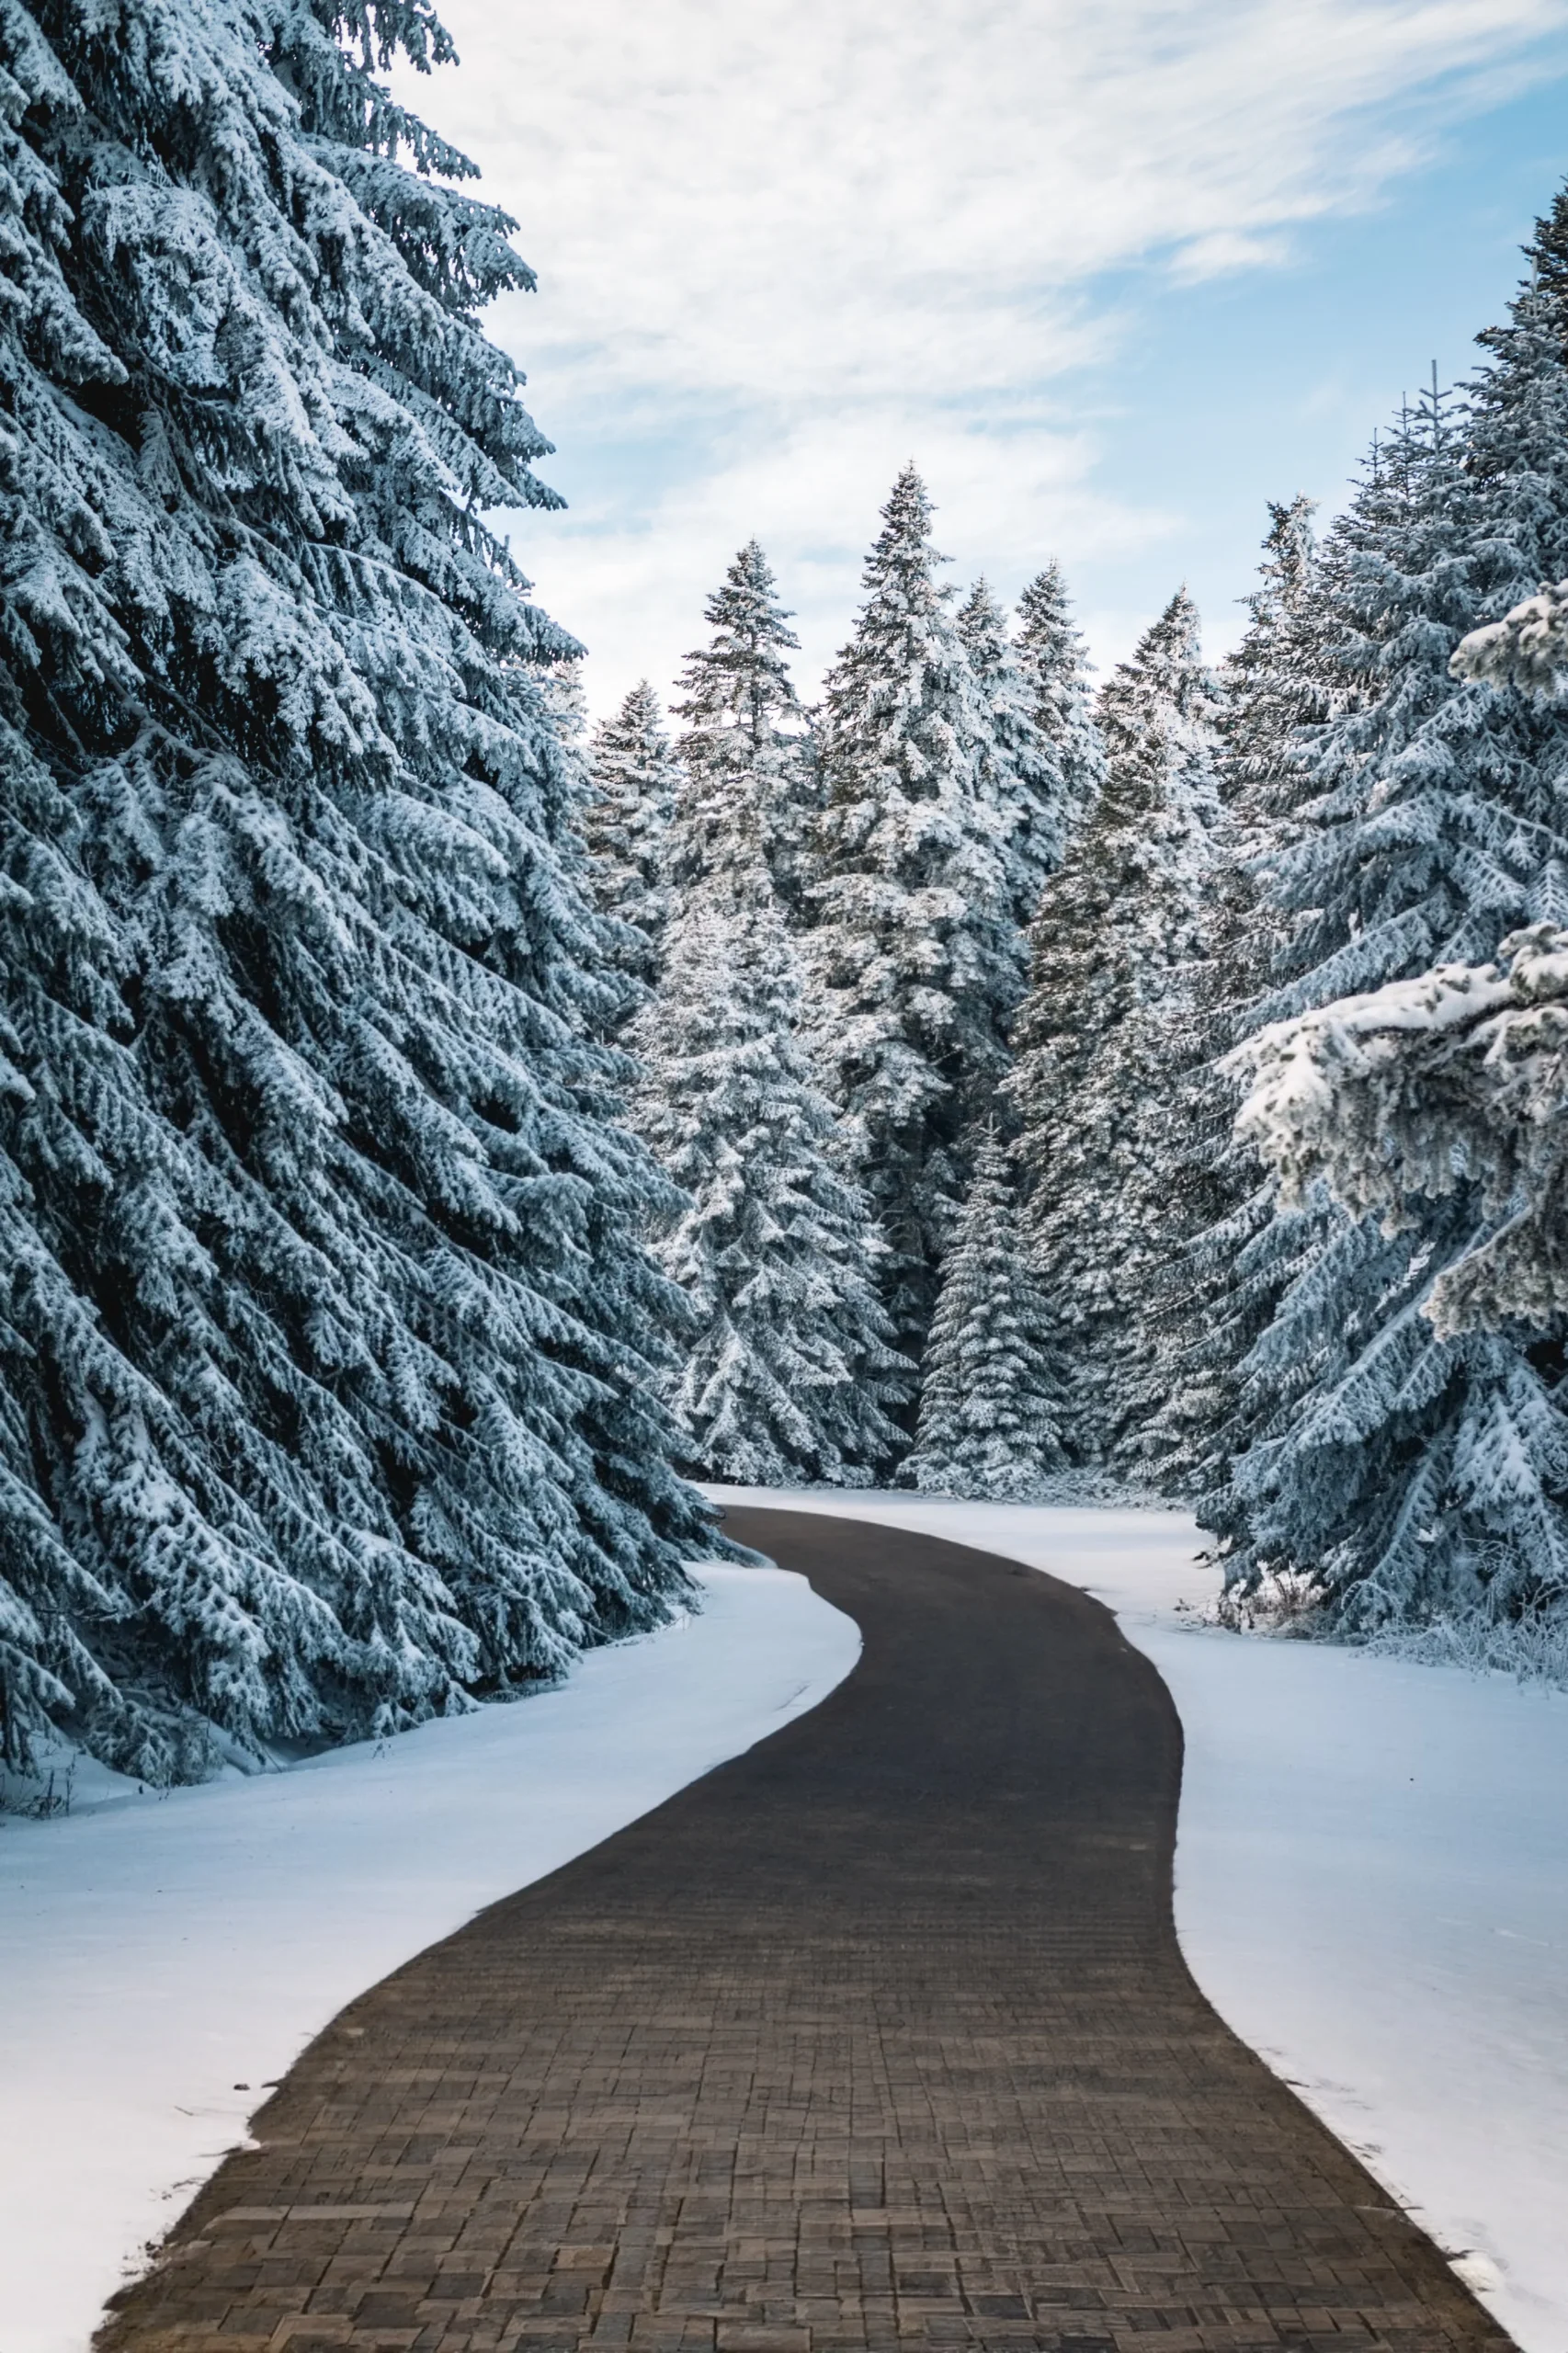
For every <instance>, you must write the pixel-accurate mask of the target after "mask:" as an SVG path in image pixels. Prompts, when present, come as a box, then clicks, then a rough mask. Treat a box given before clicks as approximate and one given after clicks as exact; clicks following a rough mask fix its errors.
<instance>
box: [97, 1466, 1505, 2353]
mask: <svg viewBox="0 0 1568 2353" xmlns="http://www.w3.org/2000/svg"><path fill="white" fill-rule="evenodd" d="M730 1525H731V1527H732V1529H733V1531H734V1532H735V1533H736V1534H738V1535H740V1536H741V1537H742V1538H743V1539H744V1540H748V1541H751V1542H754V1543H756V1544H757V1545H759V1546H762V1547H764V1548H765V1549H766V1550H767V1551H768V1552H771V1553H772V1554H773V1555H774V1556H775V1557H776V1558H777V1559H778V1560H780V1561H781V1562H783V1563H785V1564H786V1565H788V1566H791V1567H797V1568H801V1569H803V1570H805V1571H806V1572H807V1573H808V1574H810V1576H811V1578H812V1583H813V1584H814V1585H815V1586H816V1587H817V1588H818V1590H819V1591H820V1592H822V1593H824V1595H825V1596H826V1597H828V1598H829V1599H830V1600H832V1601H834V1602H836V1603H838V1604H839V1605H840V1606H841V1607H842V1608H845V1609H846V1610H848V1611H849V1612H850V1614H851V1615H852V1616H853V1617H855V1618H856V1619H857V1620H858V1623H859V1624H860V1627H861V1629H862V1631H863V1633H864V1637H865V1645H866V1647H865V1654H864V1656H863V1658H862V1661H861V1664H860V1665H859V1666H858V1669H857V1670H856V1672H855V1673H854V1675H852V1676H851V1677H849V1679H848V1680H847V1681H846V1683H845V1684H843V1685H841V1686H840V1688H839V1689H838V1690H837V1691H836V1692H835V1693H834V1694H833V1696H832V1697H831V1698H830V1699H827V1700H825V1701H824V1704H823V1705H822V1706H821V1707H820V1708H818V1709H816V1710H814V1711H812V1712H811V1713H810V1714H808V1715H806V1716H803V1717H801V1719H799V1720H798V1721H797V1722H794V1723H792V1724H790V1725H788V1726H786V1727H785V1728H784V1729H783V1730H782V1731H780V1732H779V1733H776V1734H775V1735H774V1737H773V1738H772V1739H771V1740H768V1741H767V1742H765V1743H763V1744H762V1745H760V1746H759V1747H757V1748H756V1749H753V1750H752V1751H751V1752H750V1754H749V1755H747V1756H743V1757H739V1758H736V1759H735V1760H734V1761H733V1763H731V1764H728V1765H726V1766H723V1767H722V1768H720V1769H719V1770H717V1771H715V1772H713V1773H712V1774H710V1775H709V1776H708V1777H707V1779H704V1780H702V1781H699V1782H698V1783H696V1784H694V1785H693V1786H692V1787H691V1788H690V1789H688V1790H684V1791H683V1792H681V1793H680V1794H679V1795H678V1796H677V1797H676V1798H674V1799H673V1800H671V1801H670V1802H669V1803H668V1804H666V1805H664V1806H662V1807H660V1808H659V1809H658V1811H657V1812H656V1813H651V1814H649V1815H647V1816H646V1817H645V1818H644V1819H643V1820H642V1821H641V1822H639V1823H635V1824H632V1825H631V1828H629V1829H627V1830H625V1831H622V1832H621V1833H620V1834H619V1836H616V1837H614V1838H611V1839H608V1840H607V1841H606V1843H605V1844H604V1845H603V1846H601V1847H597V1848H596V1849H595V1850H594V1851H593V1852H592V1853H590V1854H587V1855H585V1856H583V1857H581V1858H580V1859H578V1860H577V1861H576V1862H574V1863H573V1864H571V1865H569V1866H568V1867H567V1868H566V1869H565V1870H562V1871H558V1872H557V1873H555V1875H554V1876H553V1877H552V1878H551V1879H548V1880H545V1881H541V1882H540V1883H539V1884H538V1885H536V1886H534V1887H531V1888H528V1889H527V1890H526V1891H525V1892H524V1893H521V1894H519V1895H516V1896H513V1897H510V1898H508V1899H507V1900H506V1902H505V1903H502V1904H496V1905H495V1906H494V1908H493V1909H492V1910H490V1911H488V1912H485V1913H483V1914H482V1915H480V1917H479V1918H478V1919H476V1920H475V1921H473V1922H472V1924H471V1926H469V1927H466V1928H464V1929H463V1930H462V1931H461V1932H460V1934H459V1935H457V1936H455V1937H452V1938H449V1939H448V1940H447V1942H446V1943H444V1944H440V1945H437V1946H435V1947H433V1948H432V1949H430V1950H429V1951H427V1952H425V1953H422V1954H421V1955H420V1956H419V1958H418V1959H417V1960H415V1961H412V1962H411V1963H410V1964H409V1965H408V1967H407V1968H405V1969H403V1970H400V1971H399V1972H397V1974H396V1975H395V1976H393V1977H390V1978H388V1979H387V1980H386V1982H385V1983H384V1984H381V1985H378V1986H376V1987H374V1988H373V1989H372V1990H371V1991H370V1992H369V1993H368V1994H366V1995H364V1996H363V1997H362V1998H361V1999H360V2000H359V2001H358V2002H356V2003H354V2004H353V2005H352V2006H351V2007H350V2008H349V2009H347V2010H346V2011H345V2012H344V2013H343V2015H342V2016H341V2017H340V2018H337V2019H336V2020H335V2022H334V2024H333V2025H332V2026H331V2027H329V2028H328V2029H327V2030H326V2031H325V2033H324V2034H323V2035H322V2036H321V2037H320V2038H319V2039H318V2040H316V2041H315V2042H314V2043H313V2044H312V2046H311V2047H310V2049H309V2050H308V2051H307V2052H305V2054H304V2056H303V2057H302V2058H301V2061H300V2062H299V2064H298V2065H297V2066H296V2067H295V2068H294V2070H293V2072H292V2074H291V2075H290V2076H289V2078H288V2080H287V2081H286V2082H285V2083H284V2085H283V2086H281V2088H280V2089H279V2090H278V2093H277V2094H276V2096H275V2097H273V2098H272V2099H271V2100H270V2101H269V2102H268V2104H267V2106H266V2107H265V2108H264V2109H262V2110H261V2111H260V2114H259V2115H258V2117H257V2118H256V2122H255V2127H254V2129H255V2131H256V2135H257V2137H258V2138H259V2140H260V2142H261V2143H262V2145H261V2147H260V2148H258V2149H256V2150H255V2151H249V2152H246V2153H244V2154H238V2155H235V2156H233V2157H231V2158H230V2159H229V2160H228V2161H227V2162H226V2163H225V2164H224V2165H223V2166H222V2170H221V2171H220V2172H219V2173H218V2175H217V2176H216V2177H215V2178H214V2179H213V2180H212V2181H211V2182H210V2184H209V2185H208V2187H207V2188H206V2189H205V2190H204V2191H203V2192H202V2193H201V2195H200V2196H199V2198H198V2200H196V2203H195V2204H194V2205H193V2206H192V2208H191V2209H190V2211H189V2212H188V2213H187V2215H186V2216H185V2217H184V2219H183V2220H182V2221H181V2222H180V2224H179V2225H178V2227H177V2228H176V2231H175V2232H174V2234H173V2235H172V2237H171V2239H170V2241H169V2243H168V2244H167V2245H166V2246H165V2250H164V2251H163V2254H162V2256H160V2258H159V2260H158V2262H157V2264H156V2265H155V2267H154V2268H153V2271H152V2272H151V2273H150V2274H149V2275H148V2277H147V2278H146V2279H144V2280H143V2281H142V2282H140V2283H139V2284H138V2285H137V2286H135V2287H134V2288H132V2289H131V2290H128V2291H127V2292H126V2293H125V2294H124V2295H123V2296H122V2297H121V2299H120V2300H119V2308H118V2310H117V2312H116V2313H115V2315H114V2317H113V2318H112V2319H111V2320H110V2322H109V2323H108V2326H107V2328H106V2331H105V2334H104V2336H103V2337H102V2338H101V2339H100V2344H101V2346H102V2347H104V2353H261V2348H263V2347H266V2348H267V2353H285V2348H286V2353H326V2349H327V2348H328V2347H331V2348H333V2353H337V2348H340V2347H348V2348H351V2353H394V2348H395V2353H405V2348H413V2353H511V2349H512V2348H517V2349H518V2353H581V2349H582V2348H586V2347H593V2348H596V2353H599V2349H600V2348H626V2353H868V2348H874V2349H875V2353H883V2349H884V2348H885V2353H915V2348H926V2347H931V2348H944V2347H994V2348H996V2353H1003V2348H1007V2353H1026V2348H1028V2353H1034V2348H1038V2353H1132V2349H1133V2348H1135V2347H1136V2348H1142V2353H1265V2348H1272V2347H1282V2346H1289V2347H1293V2348H1296V2353H1328V2348H1330V2347H1332V2348H1334V2353H1352V2348H1354V2353H1372V2348H1381V2349H1382V2353H1443V2348H1449V2347H1464V2348H1466V2349H1467V2353H1481V2349H1482V2348H1486V2349H1487V2353H1507V2347H1508V2345H1509V2340H1508V2339H1507V2338H1506V2336H1504V2334H1503V2333H1502V2331H1501V2330H1500V2328H1499V2327H1498V2326H1497V2325H1496V2323H1495V2322H1494V2321H1493V2320H1492V2319H1491V2318H1490V2317H1489V2316H1488V2315H1487V2314H1486V2313H1484V2312H1483V2310H1482V2308H1481V2307H1480V2306H1479V2305H1478V2304H1477V2303H1476V2302H1474V2301H1473V2300H1472V2299H1471V2296H1470V2295H1469V2293H1468V2292H1467V2291H1466V2290H1465V2289H1464V2288H1463V2287H1462V2286H1461V2285H1460V2281H1459V2280H1458V2279H1456V2278H1455V2276H1454V2274H1453V2273H1452V2271H1451V2270H1450V2269H1449V2267H1448V2266H1447V2264H1445V2263H1444V2261H1443V2260H1442V2258H1441V2256H1439V2255H1438V2253H1437V2249H1436V2248H1435V2247H1434V2246H1433V2245H1431V2243H1430V2242H1429V2241H1428V2240H1427V2239H1426V2238H1425V2237H1424V2236H1423V2235H1422V2234H1421V2233H1420V2232H1419V2231H1418V2230H1417V2229H1416V2228H1415V2225H1414V2224H1413V2223H1412V2222H1410V2221H1409V2220H1408V2219H1407V2218H1406V2217H1405V2216H1404V2215H1403V2214H1402V2213H1400V2212H1398V2211H1395V2210H1393V2209H1392V2208H1391V2206H1390V2204H1389V2201H1388V2200H1387V2198H1386V2196H1385V2194H1384V2193H1383V2192H1382V2191H1381V2189H1380V2188H1379V2187H1378V2185H1377V2184H1376V2183H1375V2182H1374V2181H1373V2180H1372V2179H1371V2178H1370V2177H1369V2175H1368V2174H1366V2173H1365V2172H1364V2171H1363V2170H1362V2168H1361V2167H1360V2166H1359V2165H1358V2164H1357V2162H1356V2161H1355V2159H1354V2158H1352V2157H1351V2156H1350V2155H1349V2154H1347V2153H1346V2150H1345V2149H1343V2148H1342V2147H1341V2146H1340V2145H1339V2143H1336V2142H1335V2140H1333V2139H1332V2138H1331V2137H1330V2136H1329V2135H1328V2134H1327V2133H1326V2132H1325V2131H1324V2130H1323V2129H1322V2128H1321V2126H1320V2125H1318V2123H1317V2122H1316V2121H1315V2120H1313V2119H1312V2117H1311V2116H1310V2115H1309V2114H1308V2112H1307V2110H1306V2109H1303V2108H1302V2107H1301V2105H1300V2103H1299V2102H1298V2101H1297V2100H1296V2099H1295V2097H1293V2095H1292V2094H1291V2093H1290V2091H1289V2090H1287V2089H1286V2088H1285V2086H1283V2085H1281V2084H1280V2083H1279V2082H1278V2081H1277V2079H1276V2078H1275V2077H1274V2076H1272V2075H1269V2074H1268V2072H1267V2069H1266V2068H1265V2067H1264V2066H1263V2065H1262V2064H1261V2063H1260V2062H1259V2061H1258V2060H1257V2059H1256V2057H1255V2056H1254V2055H1253V2054H1252V2052H1249V2051H1247V2050H1246V2049H1245V2048H1244V2046H1243V2045H1242V2044H1241V2043H1239V2042H1238V2041H1237V2040H1235V2038H1234V2036H1233V2035H1232V2034H1231V2033H1230V2032H1229V2031H1228V2029H1226V2028H1225V2027H1223V2026H1222V2025H1221V2022H1220V2020H1219V2018H1217V2017H1216V2016H1215V2014H1214V2012H1213V2011H1212V2010H1211V2009H1210V2006H1209V2005H1208V2004H1207V2003H1206V2002H1205V2001H1204V1999H1203V1997H1202V1996H1201V1995H1200V1994H1199V1992H1198V1990H1197V1988H1196V1986H1195V1985H1194V1984H1193V1983H1192V1981H1191V1979H1190V1978H1189V1977H1188V1975H1187V1971H1186V1968H1185V1967H1184V1965H1183V1962H1182V1960H1181V1957H1180V1954H1179V1951H1178V1949H1177V1948H1176V1940H1175V1937H1174V1934H1173V1931H1172V1927H1171V1906H1170V1894H1171V1854H1172V1846H1173V1838H1174V1830H1175V1821H1176V1794H1177V1789H1178V1784H1179V1779H1180V1757H1181V1736H1180V1730H1179V1727H1178V1724H1177V1722H1176V1714H1175V1711H1174V1709H1173V1708H1172V1705H1171V1702H1170V1699H1169V1697H1168V1695H1167V1693H1166V1691H1165V1687H1164V1685H1163V1684H1162V1683H1161V1682H1160V1680H1159V1677H1157V1675H1156V1674H1155V1672H1154V1670H1153V1667H1152V1666H1151V1665H1149V1664H1148V1663H1147V1661H1146V1660H1144V1659H1143V1658H1142V1656H1140V1655H1139V1654H1138V1653H1136V1652H1134V1651H1133V1650H1131V1648H1130V1647H1129V1646H1128V1645H1127V1643H1125V1642H1124V1641H1123V1640H1122V1638H1121V1636H1120V1634H1119V1631H1118V1630H1117V1627H1116V1625H1115V1622H1114V1620H1112V1619H1111V1618H1110V1617H1109V1616H1108V1614H1107V1613H1106V1612H1105V1611H1104V1610H1102V1609H1100V1608H1098V1606H1097V1605H1096V1604H1095V1603H1094V1602H1091V1601H1089V1600H1088V1599H1086V1598H1085V1597H1084V1596H1082V1595H1080V1594H1078V1593H1076V1592H1074V1591H1073V1590H1072V1589H1071V1588H1069V1587H1067V1586H1062V1585H1059V1584H1057V1583H1055V1582H1054V1581H1053V1580H1051V1579H1050V1578H1046V1577H1042V1576H1040V1575H1038V1574H1034V1573H1033V1572H1030V1571H1026V1570H1021V1569H1017V1568H1015V1567H1011V1566H1009V1564H1007V1563H1004V1562H1000V1561H997V1560H994V1559H993V1558H991V1557H990V1556H988V1555H985V1554H983V1553H977V1552H966V1551H964V1550H962V1549H960V1548H959V1547H957V1546H954V1545H949V1544H944V1543H938V1542H937V1541H935V1540H931V1539H928V1538H922V1537H917V1536H911V1535H906V1534H904V1533H903V1532H902V1531H895V1530H892V1529H877V1528H871V1527H869V1526H864V1525H855V1524H850V1523H846V1522H844V1521H838V1520H833V1519H827V1518H813V1517H812V1516H810V1515H806V1514H790V1513H753V1512H740V1511H737V1512H733V1514H732V1515H731V1518H730Z"/></svg>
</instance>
